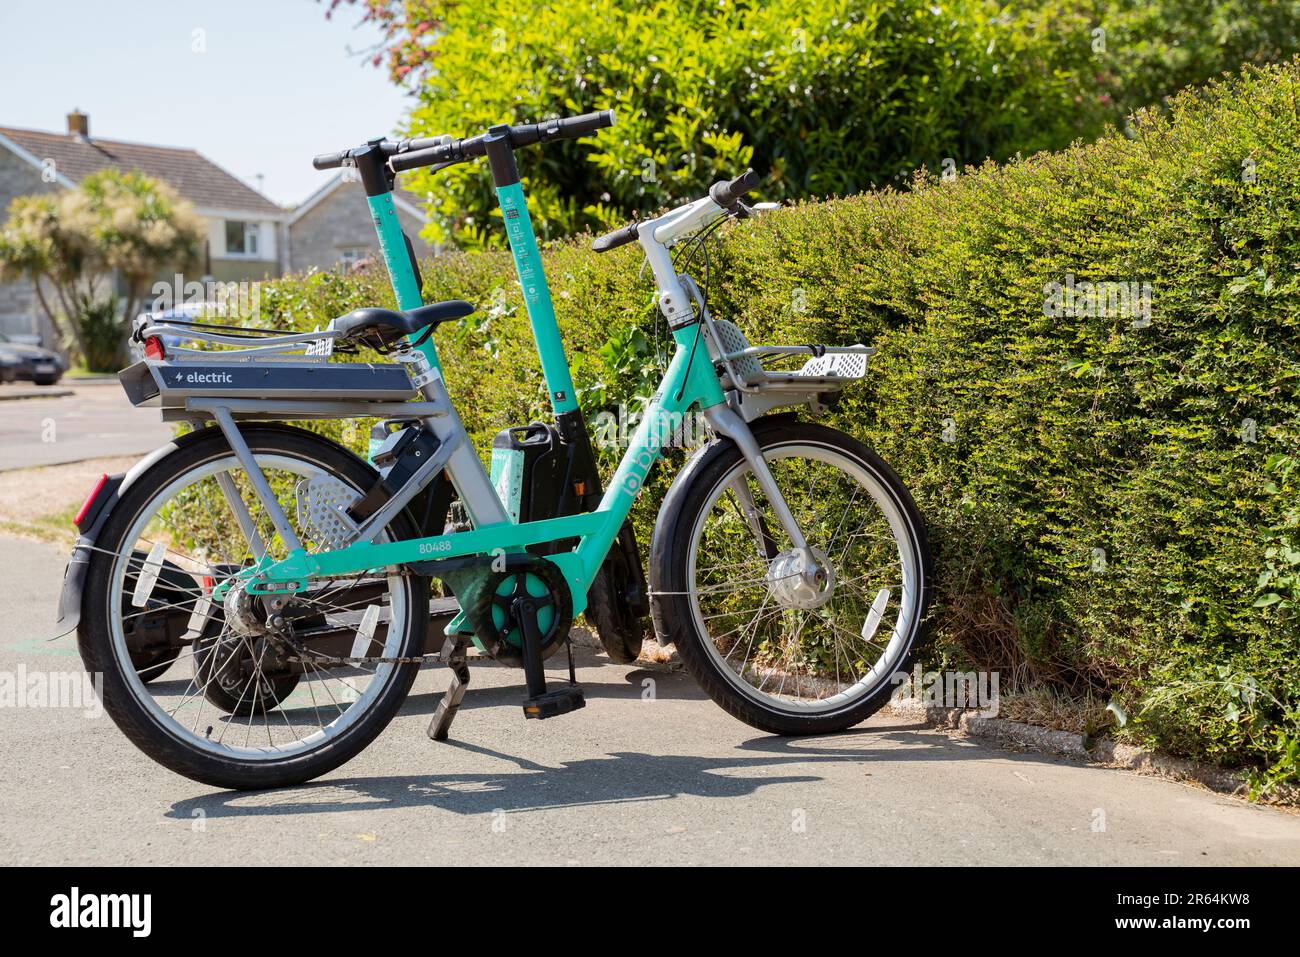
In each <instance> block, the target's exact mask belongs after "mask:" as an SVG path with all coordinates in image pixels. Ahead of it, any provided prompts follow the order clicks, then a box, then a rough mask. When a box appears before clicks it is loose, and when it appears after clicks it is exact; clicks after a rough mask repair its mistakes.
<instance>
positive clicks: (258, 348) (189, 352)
mask: <svg viewBox="0 0 1300 957" xmlns="http://www.w3.org/2000/svg"><path fill="white" fill-rule="evenodd" d="M338 335H339V334H338V333H337V332H336V331H335V330H333V329H316V330H313V331H311V332H295V331H294V330H292V329H259V328H256V327H254V326H231V325H225V324H223V323H215V322H199V321H196V320H192V319H173V318H167V319H164V320H162V321H158V320H155V319H154V317H153V316H150V315H146V316H141V317H140V318H139V319H137V320H135V323H134V324H133V326H132V330H131V338H132V339H133V340H134V341H136V342H138V343H142V344H143V343H146V342H147V341H148V340H149V339H154V338H157V339H161V340H162V342H163V344H164V347H165V351H166V353H167V357H168V358H169V359H173V360H181V361H185V360H187V359H197V360H201V361H202V362H205V363H208V362H250V361H254V360H266V359H269V360H271V361H291V362H325V361H326V360H328V359H329V357H330V356H331V355H332V354H333V353H334V352H335V351H338V352H339V353H340V354H342V353H354V352H356V351H357V350H356V346H355V344H353V343H348V342H338V341H337V340H338ZM169 340H171V341H169ZM182 342H203V343H207V344H208V345H210V346H233V347H234V348H224V349H223V348H208V349H202V348H200V349H196V348H192V347H191V346H188V345H181V344H180V343H182Z"/></svg>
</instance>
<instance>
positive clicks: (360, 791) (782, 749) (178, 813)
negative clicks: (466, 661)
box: [166, 726, 958, 821]
mask: <svg viewBox="0 0 1300 957" xmlns="http://www.w3.org/2000/svg"><path fill="white" fill-rule="evenodd" d="M918 727H919V726H918ZM915 730H916V728H914V727H912V726H892V727H889V728H884V729H874V730H873V729H860V730H854V731H847V732H842V733H841V734H837V735H829V736H825V737H819V738H797V739H795V738H780V737H772V736H762V737H759V738H755V739H752V740H750V741H746V742H743V743H742V744H741V745H740V746H739V747H738V748H737V750H738V751H747V752H750V753H747V754H743V755H739V756H725V757H724V756H713V757H703V756H694V755H654V754H645V753H641V752H623V751H616V752H611V753H608V754H604V755H601V756H600V757H592V758H583V759H581V760H578V761H565V762H562V763H560V764H559V765H558V766H548V765H544V764H539V763H537V762H535V761H532V760H530V759H528V758H523V757H518V756H516V755H511V754H507V753H504V752H501V751H496V750H493V749H491V748H486V747H483V746H480V745H475V744H470V743H467V742H463V741H450V742H447V744H445V745H441V746H442V747H447V748H451V749H455V750H458V751H461V752H465V753H467V754H468V755H471V756H478V757H488V758H492V759H496V760H500V761H505V762H509V763H511V764H513V765H515V766H516V768H518V770H515V771H504V772H470V773H446V774H404V775H393V776H385V777H359V778H336V779H332V780H330V779H326V780H322V781H315V782H311V783H309V784H304V785H301V786H299V787H294V788H283V789H280V790H276V791H260V792H234V791H231V792H219V793H215V794H205V795H201V796H198V797H193V798H187V799H184V800H181V801H177V802H176V803H175V804H173V805H172V806H171V808H170V809H169V810H168V811H167V814H166V816H167V817H168V818H172V819H179V820H187V821H188V820H192V819H193V818H194V817H195V816H196V813H200V812H201V814H202V815H203V816H206V817H209V818H239V817H274V816H280V815H298V814H330V813H340V812H348V811H367V812H369V811H375V810H382V809H385V808H392V809H401V808H412V807H433V808H438V809H441V810H444V811H449V812H451V813H454V814H460V815H466V816H469V815H476V814H492V813H501V812H505V813H516V812H528V811H542V810H550V809H558V808H577V807H594V806H598V805H603V804H626V803H636V802H643V801H667V800H673V799H675V798H679V797H705V798H741V797H747V796H749V795H751V794H754V793H756V792H757V791H759V790H760V789H765V788H773V787H779V786H782V785H791V784H810V783H815V782H819V781H822V780H824V779H823V778H822V777H821V776H819V775H817V774H809V773H802V774H785V775H772V774H767V773H761V774H757V775H752V776H746V775H744V774H743V773H739V772H744V771H747V770H751V771H760V772H761V771H762V770H763V769H770V768H780V767H783V766H791V765H802V766H806V765H809V764H817V763H824V762H838V763H843V762H846V761H847V762H853V763H859V762H870V761H875V760H882V759H883V760H900V759H902V760H934V759H935V758H939V759H943V758H944V757H948V755H939V754H935V753H931V752H932V749H931V748H924V749H922V750H923V751H924V752H927V753H925V754H922V753H919V752H918V751H917V749H915V747H910V748H898V747H887V748H876V749H873V748H871V747H870V746H869V742H870V741H871V740H875V741H877V742H882V741H890V742H892V743H897V742H898V741H899V740H900V736H899V734H898V732H902V733H903V738H905V740H906V743H907V744H909V745H915V744H916V742H917V740H918V739H917V736H916V735H915V734H914V733H913V732H914V731H915ZM934 741H935V744H936V745H937V744H938V742H940V741H943V742H946V741H947V738H943V737H940V736H935V738H934ZM836 745H839V746H838V747H837V746H836ZM940 750H943V749H942V748H940ZM951 757H953V758H956V757H958V756H957V755H956V754H953V755H951Z"/></svg>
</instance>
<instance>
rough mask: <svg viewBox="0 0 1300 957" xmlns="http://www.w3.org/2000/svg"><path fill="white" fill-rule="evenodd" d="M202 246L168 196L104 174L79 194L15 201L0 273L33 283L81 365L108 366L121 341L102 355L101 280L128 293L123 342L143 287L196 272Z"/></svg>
mask: <svg viewBox="0 0 1300 957" xmlns="http://www.w3.org/2000/svg"><path fill="white" fill-rule="evenodd" d="M202 242H203V225H202V221H201V220H200V219H199V218H198V217H197V216H196V215H195V214H194V211H193V210H192V209H191V207H190V206H189V204H188V203H185V202H183V201H182V200H181V199H180V198H179V197H177V195H176V194H175V192H174V191H173V190H172V189H171V188H170V187H169V186H167V185H166V184H164V183H160V182H158V181H157V180H154V179H151V178H149V177H148V176H145V175H144V174H142V173H139V172H135V171H130V172H119V171H117V170H101V171H99V172H97V173H92V174H91V175H89V176H87V177H86V178H85V179H83V180H82V181H81V183H80V184H79V185H78V186H77V188H75V189H71V190H64V191H61V192H57V193H43V194H38V195H35V196H20V197H18V198H16V199H15V200H14V201H13V202H12V203H11V204H10V207H9V218H8V221H7V222H6V223H5V224H4V227H3V230H0V270H3V272H4V274H5V275H6V276H8V277H9V278H16V277H19V276H21V277H26V278H28V279H31V280H32V281H33V283H34V286H35V289H36V293H37V296H38V298H39V301H40V303H41V306H42V308H43V310H44V311H45V313H46V315H47V316H48V317H49V319H50V322H51V323H52V324H53V326H54V328H55V329H56V330H57V331H58V332H59V334H60V335H61V336H62V337H63V338H64V339H65V340H67V341H68V344H69V345H70V346H73V347H75V351H76V352H77V353H78V354H79V355H80V357H81V358H82V360H83V361H86V362H88V363H89V362H92V361H93V364H95V365H101V364H104V363H108V364H110V365H111V364H112V363H114V362H116V361H117V360H118V359H119V358H120V352H121V344H122V343H123V342H124V341H125V339H124V335H119V336H118V339H119V345H118V348H117V349H116V350H106V349H105V347H104V345H103V343H104V341H105V332H104V324H105V319H104V309H103V308H102V307H103V302H104V300H103V298H102V296H103V292H102V287H103V286H104V285H105V282H106V280H107V279H109V278H110V277H111V276H112V275H116V276H118V277H119V278H120V280H121V284H122V286H123V287H124V288H125V291H126V297H125V310H124V312H123V314H122V315H123V317H124V319H123V320H115V321H116V322H117V324H118V328H119V331H120V332H122V333H124V332H125V328H126V327H125V324H124V323H125V322H129V321H130V319H131V318H133V317H134V315H135V311H136V309H137V308H138V306H139V305H140V302H141V300H142V299H143V296H144V293H145V290H146V288H147V287H148V284H149V282H150V281H151V280H153V279H154V278H155V277H156V276H157V275H158V274H159V273H161V272H163V271H164V270H167V269H183V268H186V267H188V266H190V265H193V264H194V263H196V262H197V261H198V257H199V252H200V250H201V248H202ZM47 287H48V288H49V290H50V291H51V292H52V293H53V297H54V299H53V302H51V300H50V298H49V296H48V295H47V291H46V290H47ZM112 301H113V302H114V303H116V299H113V300H112ZM92 327H93V335H89V336H88V335H87V330H88V329H92ZM92 340H93V341H92Z"/></svg>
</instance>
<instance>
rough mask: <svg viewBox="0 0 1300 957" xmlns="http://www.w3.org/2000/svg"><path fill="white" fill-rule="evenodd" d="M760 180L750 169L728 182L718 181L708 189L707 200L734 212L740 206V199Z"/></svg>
mask: <svg viewBox="0 0 1300 957" xmlns="http://www.w3.org/2000/svg"><path fill="white" fill-rule="evenodd" d="M761 178H762V177H760V176H759V175H758V174H757V173H755V172H754V171H753V170H752V169H747V170H745V172H743V173H741V174H740V175H739V176H737V177H736V178H735V179H733V180H731V181H730V182H728V181H727V180H725V179H720V180H718V181H717V182H716V183H714V184H713V185H712V186H710V187H709V199H711V200H713V201H714V202H715V203H717V204H718V205H719V206H721V207H722V208H723V209H730V210H732V211H733V212H734V211H735V209H736V207H737V206H738V205H739V204H740V197H742V196H744V195H745V194H746V193H748V192H749V191H750V190H752V189H753V188H754V187H756V186H757V185H758V184H759V181H760V179H761Z"/></svg>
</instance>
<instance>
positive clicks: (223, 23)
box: [0, 0, 411, 204]
mask: <svg viewBox="0 0 1300 957" xmlns="http://www.w3.org/2000/svg"><path fill="white" fill-rule="evenodd" d="M359 19H360V14H359V13H357V12H356V11H355V10H353V9H350V8H346V7H345V8H343V9H341V10H340V11H339V12H338V13H336V14H335V17H334V19H333V20H326V19H325V6H324V5H322V4H319V3H316V2H314V0H261V2H255V0H99V2H92V0H36V2H30V3H29V2H20V0H0V46H2V47H3V50H4V53H3V56H0V126H21V127H27V128H31V129H40V130H53V131H58V132H62V131H63V130H64V129H65V127H66V120H65V115H66V114H67V113H68V112H70V111H71V110H72V109H73V108H79V109H80V110H82V112H84V113H88V114H89V115H90V134H91V136H92V137H95V136H102V137H104V138H106V139H121V140H134V141H137V142H143V143H157V144H159V145H164V146H184V147H190V148H193V149H196V150H198V151H199V152H200V153H203V154H204V155H206V156H207V157H209V158H210V159H212V160H214V161H216V162H217V163H219V164H220V165H221V166H223V167H225V168H226V169H227V170H229V171H230V172H232V173H234V174H235V175H236V176H238V177H240V178H241V179H243V180H245V181H246V182H248V183H249V184H251V185H254V186H256V185H257V182H258V181H257V178H256V177H257V175H258V174H262V176H264V179H263V181H262V182H263V191H264V192H265V193H266V194H267V195H268V196H270V197H271V198H272V199H273V200H275V201H276V202H279V203H284V204H289V203H296V202H300V201H302V200H303V199H305V198H306V197H307V196H308V195H310V194H311V192H312V191H313V190H315V189H316V188H317V187H318V186H319V185H320V184H321V183H323V182H324V181H325V179H326V178H327V177H328V174H326V173H320V172H317V171H315V170H313V169H312V168H311V158H312V156H313V155H315V154H316V153H323V152H325V151H327V150H333V149H339V148H341V147H346V146H351V145H354V144H356V143H359V142H362V141H363V140H366V139H369V138H371V137H375V136H382V135H386V134H390V133H392V132H393V131H394V130H395V129H396V128H397V127H398V125H399V124H400V122H401V121H402V118H403V117H404V115H405V113H406V110H407V109H408V106H409V104H410V102H411V100H410V98H409V97H407V96H406V95H404V94H403V93H402V92H401V91H400V90H399V89H398V88H396V87H394V86H393V85H392V84H390V83H389V82H388V78H387V74H386V73H385V72H384V71H383V70H382V69H375V68H374V67H372V66H370V65H369V60H368V58H362V57H357V56H349V54H348V47H349V45H350V46H351V47H352V49H353V50H357V49H366V48H369V47H371V46H372V45H373V44H374V43H375V42H376V40H377V39H378V33H377V31H374V30H372V29H369V28H367V29H355V25H356V24H357V22H358V21H359ZM195 31H203V32H202V33H201V34H196V33H195ZM196 39H197V40H202V45H205V46H206V51H205V52H196V49H195V47H196V45H197V44H196Z"/></svg>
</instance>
